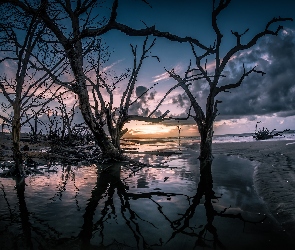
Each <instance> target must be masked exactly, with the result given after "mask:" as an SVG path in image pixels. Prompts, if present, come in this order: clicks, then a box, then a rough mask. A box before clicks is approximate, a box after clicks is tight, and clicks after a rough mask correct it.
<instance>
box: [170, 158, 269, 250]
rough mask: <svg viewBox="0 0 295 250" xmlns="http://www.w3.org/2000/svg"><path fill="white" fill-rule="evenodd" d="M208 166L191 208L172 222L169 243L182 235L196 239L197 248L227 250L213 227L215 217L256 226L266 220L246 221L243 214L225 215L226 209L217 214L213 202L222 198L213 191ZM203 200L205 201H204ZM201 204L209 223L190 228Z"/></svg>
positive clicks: (203, 172)
mask: <svg viewBox="0 0 295 250" xmlns="http://www.w3.org/2000/svg"><path fill="white" fill-rule="evenodd" d="M208 166H210V167H206V168H202V169H201V170H200V181H199V184H198V187H197V193H196V194H195V196H194V197H193V199H192V202H191V204H190V206H189V207H188V208H187V210H186V211H185V213H184V214H183V215H182V216H181V218H179V219H177V220H175V221H171V222H170V223H171V227H172V229H173V230H174V232H173V233H172V236H171V237H170V239H169V240H168V242H169V241H170V240H172V239H173V238H174V237H175V236H176V235H177V234H179V233H182V234H186V235H189V236H192V237H195V238H196V241H195V247H197V246H201V247H211V246H210V245H209V244H210V243H212V245H213V248H214V249H216V248H219V249H226V246H225V245H224V244H223V243H222V242H221V240H220V239H219V237H218V233H217V228H216V227H215V226H214V225H213V221H214V218H215V216H220V217H227V218H238V219H240V220H242V221H243V222H244V223H246V222H248V223H254V224H256V223H261V222H263V221H264V220H265V219H266V216H263V217H261V216H259V217H260V219H259V220H257V221H249V220H246V219H244V218H243V216H242V214H241V213H238V214H231V213H225V212H226V211H227V210H228V208H225V209H224V210H223V211H221V212H217V211H216V210H215V209H214V207H213V200H216V199H218V198H220V197H217V196H216V195H215V192H214V191H213V178H212V172H211V164H209V165H208ZM202 199H204V201H203V200H202ZM201 204H204V207H205V210H206V220H207V223H206V224H205V225H201V226H199V227H197V228H196V227H193V226H190V222H191V221H192V220H193V217H194V214H195V211H196V208H197V206H199V205H201ZM207 232H209V233H210V234H211V236H212V237H211V239H210V236H209V237H208V236H207Z"/></svg>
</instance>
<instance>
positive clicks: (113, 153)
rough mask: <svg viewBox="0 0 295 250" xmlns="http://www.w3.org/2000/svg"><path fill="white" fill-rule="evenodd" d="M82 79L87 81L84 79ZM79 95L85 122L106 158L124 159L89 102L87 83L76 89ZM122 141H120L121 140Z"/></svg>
mask: <svg viewBox="0 0 295 250" xmlns="http://www.w3.org/2000/svg"><path fill="white" fill-rule="evenodd" d="M82 81H85V80H84V79H83V80H82ZM76 94H77V95H78V96H79V106H80V110H81V113H82V116H83V118H84V120H85V123H86V124H87V125H88V127H89V129H90V130H91V132H92V134H93V136H94V137H95V139H96V142H97V145H98V146H99V147H100V149H101V151H102V153H103V157H104V158H111V159H117V160H121V159H123V156H122V153H121V152H120V150H119V149H118V148H116V147H115V145H114V144H113V143H112V141H111V139H110V138H109V137H108V136H107V134H106V132H105V131H104V129H103V127H102V126H101V124H99V122H98V121H97V120H96V119H95V118H94V116H93V113H92V110H91V106H90V103H89V96H88V92H87V89H86V83H85V84H80V85H79V90H78V91H76ZM119 143H120V142H119Z"/></svg>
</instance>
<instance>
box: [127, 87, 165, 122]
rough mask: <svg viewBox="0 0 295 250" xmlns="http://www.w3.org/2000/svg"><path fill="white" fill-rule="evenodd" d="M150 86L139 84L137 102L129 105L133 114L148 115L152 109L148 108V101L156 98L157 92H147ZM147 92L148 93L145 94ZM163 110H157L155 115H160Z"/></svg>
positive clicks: (136, 90)
mask: <svg viewBox="0 0 295 250" xmlns="http://www.w3.org/2000/svg"><path fill="white" fill-rule="evenodd" d="M147 90H148V88H147V87H145V86H137V87H136V89H135V94H136V97H139V98H138V100H137V102H135V103H133V104H132V106H131V107H129V112H130V114H132V115H142V116H148V115H149V114H150V112H151V110H150V109H149V108H148V102H149V101H151V100H154V99H155V95H156V92H155V91H154V92H150V93H148V92H147ZM145 92H147V93H146V94H144V93H145ZM159 114H160V115H161V111H157V112H155V114H154V115H155V116H156V117H157V116H160V115H159Z"/></svg>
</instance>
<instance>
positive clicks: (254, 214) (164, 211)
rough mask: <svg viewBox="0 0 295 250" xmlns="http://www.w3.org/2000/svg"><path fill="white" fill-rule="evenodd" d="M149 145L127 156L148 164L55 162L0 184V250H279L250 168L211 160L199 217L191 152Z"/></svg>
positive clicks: (282, 237)
mask: <svg viewBox="0 0 295 250" xmlns="http://www.w3.org/2000/svg"><path fill="white" fill-rule="evenodd" d="M149 142H150V143H149ZM149 142H147V141H146V140H145V141H144V140H142V141H137V142H136V143H135V145H137V146H138V150H134V151H133V152H130V153H129V154H130V156H132V157H133V158H134V159H137V160H139V161H141V162H144V163H148V164H150V165H151V166H150V167H138V166H136V165H134V164H126V163H124V164H123V163H114V164H113V165H110V164H109V165H108V164H107V165H100V164H92V165H89V164H88V165H87V164H86V165H80V166H77V165H75V164H73V165H63V164H61V163H58V162H56V163H54V164H52V165H48V166H38V167H37V168H39V170H40V171H41V172H43V174H39V175H33V176H28V177H27V178H26V179H25V183H24V185H23V187H22V188H18V189H17V188H16V184H17V183H16V181H15V180H13V179H11V178H0V245H1V249H26V246H27V248H29V246H32V247H33V248H34V249H83V248H84V247H88V248H90V249H102V248H103V249H148V248H149V249H193V248H195V249H203V247H204V244H205V245H207V246H208V247H214V246H219V248H221V246H224V247H226V248H227V249H272V247H274V248H273V249H279V248H281V247H282V246H283V248H281V249H288V247H289V246H290V245H289V242H288V237H287V235H286V234H285V232H284V231H283V230H282V228H280V227H279V226H278V225H277V224H276V222H275V221H274V220H272V218H271V217H270V216H267V208H266V207H265V205H264V203H263V201H262V200H261V199H259V197H258V196H257V194H256V191H255V188H254V185H253V178H252V176H253V171H254V167H255V163H253V162H250V161H248V160H246V159H241V158H239V157H236V156H224V155H216V156H215V159H214V161H213V166H212V177H213V191H214V192H215V196H216V198H215V199H212V202H211V203H210V204H212V208H213V210H214V211H215V212H214V213H213V217H212V216H211V217H210V216H209V217H208V213H209V212H208V210H207V208H206V206H205V199H204V197H202V199H201V200H200V202H199V203H195V196H196V194H197V192H198V184H199V179H200V174H199V168H198V158H197V157H198V154H197V152H196V150H195V149H191V148H189V147H187V148H185V147H183V146H181V147H180V148H179V144H178V143H177V141H176V142H175V141H173V140H170V141H161V142H159V141H157V142H155V141H152V142H151V141H149ZM133 146H134V145H133ZM135 148H136V147H135ZM144 151H149V152H150V153H145V154H144ZM173 152H174V153H173ZM166 153H170V154H166ZM264 214H266V216H265V215H264ZM211 215H212V214H211ZM213 229H214V230H215V231H214V230H213ZM212 230H213V231H212ZM212 232H215V233H214V234H213V233H212ZM289 249H292V248H289Z"/></svg>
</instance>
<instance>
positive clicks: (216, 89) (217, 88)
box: [166, 0, 292, 171]
mask: <svg viewBox="0 0 295 250" xmlns="http://www.w3.org/2000/svg"><path fill="white" fill-rule="evenodd" d="M216 2H218V3H216ZM230 2H231V1H230V0H225V1H224V0H221V1H213V12H212V27H213V30H214V32H215V35H216V40H215V42H214V46H212V47H210V49H205V50H204V52H203V53H202V54H198V53H197V46H196V45H195V44H193V43H192V42H190V44H191V48H192V53H193V55H194V58H195V62H196V66H195V68H192V67H191V63H190V64H189V66H188V68H187V70H186V72H185V74H184V77H181V76H180V75H178V74H177V73H175V71H174V69H172V70H166V71H167V72H168V74H169V75H170V77H171V78H173V79H174V80H175V81H176V82H177V85H176V86H180V87H182V88H183V90H184V91H185V93H186V94H187V96H188V98H189V100H190V102H191V108H192V109H193V111H194V114H193V115H191V114H189V116H191V117H192V118H193V119H194V120H195V122H196V124H197V126H198V130H199V133H200V137H201V142H200V156H199V159H200V169H201V171H202V170H203V169H205V168H210V166H211V164H212V160H213V156H212V137H213V133H214V131H213V123H214V121H215V118H216V116H217V115H218V108H217V106H218V104H219V103H221V101H219V100H218V99H216V97H217V95H218V94H219V93H221V92H229V90H230V89H233V88H237V87H239V86H240V85H241V84H242V82H243V80H244V79H245V78H246V77H248V76H249V75H250V74H252V73H257V74H261V75H264V74H265V72H262V71H260V70H257V66H254V67H251V68H249V69H247V68H246V67H245V66H244V65H243V69H244V71H243V74H242V75H241V76H240V78H239V79H238V81H237V82H234V83H228V84H225V85H221V84H220V81H221V79H222V78H224V77H226V76H225V74H223V72H224V69H225V67H226V66H227V64H228V62H229V61H230V60H231V59H232V57H233V56H234V55H235V54H236V53H237V52H239V51H242V50H246V49H249V48H251V47H253V46H254V45H255V44H256V42H257V41H258V40H259V39H260V38H262V37H263V36H265V35H275V36H276V35H278V33H279V31H280V30H282V29H283V27H282V26H278V28H277V29H276V30H275V31H273V30H271V29H270V26H271V25H272V24H275V23H277V22H280V21H287V20H292V19H291V18H281V17H279V18H273V19H272V20H271V21H269V22H268V23H267V24H266V27H265V29H264V30H263V31H261V32H260V33H258V34H256V35H254V36H253V37H252V39H250V41H249V42H247V43H245V44H243V43H242V42H241V37H242V36H243V35H244V34H245V33H247V32H248V30H249V29H247V30H246V31H245V32H243V33H241V34H240V33H238V32H235V31H232V34H233V35H234V36H235V38H236V44H235V46H233V47H232V48H231V49H230V50H228V51H227V53H226V54H225V56H224V57H223V58H221V51H220V50H221V49H220V48H221V44H222V38H223V35H222V34H221V31H220V29H219V26H218V22H217V18H218V16H219V14H220V13H221V12H222V11H223V10H224V9H225V8H226V7H227V6H228V5H229V3H230ZM199 48H202V47H200V46H199ZM212 55H214V56H215V70H213V72H211V71H210V70H209V71H208V70H207V58H208V57H209V56H212ZM204 61H205V63H204V64H203V62H204ZM200 79H202V80H205V81H206V82H207V84H208V85H209V94H208V97H207V103H206V109H205V110H202V108H201V106H200V104H199V102H198V100H197V99H196V97H195V96H194V93H193V91H192V90H191V88H190V85H192V83H193V82H194V81H196V80H200ZM191 108H190V110H191Z"/></svg>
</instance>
